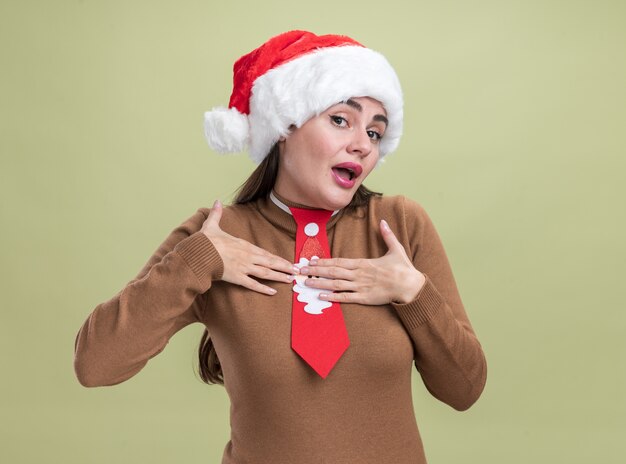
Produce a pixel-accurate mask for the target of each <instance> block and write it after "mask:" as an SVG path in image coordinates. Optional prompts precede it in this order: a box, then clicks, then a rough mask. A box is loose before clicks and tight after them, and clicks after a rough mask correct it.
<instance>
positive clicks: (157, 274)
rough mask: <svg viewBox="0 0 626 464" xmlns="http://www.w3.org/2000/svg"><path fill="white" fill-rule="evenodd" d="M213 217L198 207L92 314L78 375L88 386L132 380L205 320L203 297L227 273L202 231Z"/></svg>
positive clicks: (77, 354)
mask: <svg viewBox="0 0 626 464" xmlns="http://www.w3.org/2000/svg"><path fill="white" fill-rule="evenodd" d="M205 212H206V213H205ZM207 215H208V210H207V209H205V208H201V209H198V211H197V212H196V213H195V214H194V215H193V216H191V217H190V218H189V219H187V220H186V221H185V222H183V223H182V224H181V225H180V226H179V227H177V228H176V229H174V230H173V231H172V232H171V233H170V235H169V236H168V237H167V238H166V240H165V241H164V242H163V243H162V244H161V245H160V246H159V248H158V249H157V250H156V251H155V253H154V254H153V255H152V257H151V258H150V259H149V260H148V262H147V263H146V265H145V266H144V267H143V269H142V270H141V271H140V272H139V274H138V275H137V277H135V278H134V279H133V280H131V281H130V282H128V284H126V286H125V287H124V288H123V289H122V290H121V291H120V292H118V293H117V295H115V296H114V297H113V298H111V299H110V300H108V301H106V302H104V303H101V304H99V305H97V306H96V307H95V309H94V310H93V311H92V312H91V314H90V315H89V317H88V318H87V320H86V321H85V322H84V323H83V325H82V327H81V328H80V330H79V332H78V334H77V336H76V340H75V345H74V371H75V373H76V376H77V378H78V381H79V382H80V383H81V384H82V385H84V386H86V387H97V386H105V385H115V384H118V383H121V382H123V381H125V380H127V379H129V378H130V377H132V376H134V375H135V374H137V373H138V372H139V371H140V370H141V369H142V368H143V367H144V366H145V365H146V363H147V362H148V360H149V359H150V358H153V357H154V356H156V355H157V354H159V353H160V352H161V351H163V349H164V348H165V346H166V345H167V343H168V342H169V339H170V338H171V337H172V336H173V335H174V334H175V333H176V332H178V331H179V330H180V329H182V328H183V327H185V326H187V325H189V324H191V323H193V322H197V321H199V320H200V311H201V310H202V306H203V304H204V303H203V302H204V301H205V298H203V297H202V295H203V293H205V292H206V291H208V290H209V288H210V287H211V282H212V281H213V280H216V279H220V278H221V275H222V272H223V263H222V259H221V257H220V256H219V254H218V253H217V250H216V249H215V248H214V247H213V244H212V243H211V241H210V240H209V239H208V238H207V237H206V235H204V233H202V232H200V228H201V227H202V224H203V222H204V220H205V219H206V218H207Z"/></svg>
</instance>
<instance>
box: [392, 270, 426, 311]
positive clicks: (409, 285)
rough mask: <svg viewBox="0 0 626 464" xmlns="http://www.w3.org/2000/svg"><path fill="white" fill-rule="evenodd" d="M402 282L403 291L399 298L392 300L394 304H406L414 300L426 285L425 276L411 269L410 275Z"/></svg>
mask: <svg viewBox="0 0 626 464" xmlns="http://www.w3.org/2000/svg"><path fill="white" fill-rule="evenodd" d="M403 280H404V282H405V283H406V285H405V286H404V291H403V292H402V294H401V295H399V298H396V299H394V300H393V302H394V303H399V304H407V303H410V302H411V301H413V300H415V298H416V297H417V295H418V294H419V292H420V291H421V290H422V287H423V286H424V284H425V283H426V275H425V274H422V273H421V272H420V271H418V270H417V269H415V268H413V270H412V271H411V273H410V275H409V276H407V278H406V279H403Z"/></svg>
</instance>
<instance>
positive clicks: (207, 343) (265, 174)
mask: <svg viewBox="0 0 626 464" xmlns="http://www.w3.org/2000/svg"><path fill="white" fill-rule="evenodd" d="M278 160H279V149H278V143H277V144H275V145H274V147H273V148H272V149H271V150H270V153H269V154H268V155H267V156H266V157H265V159H263V161H262V162H261V164H259V165H258V166H257V168H256V169H255V170H254V172H253V173H252V174H251V175H250V177H248V179H247V180H246V181H245V182H244V183H243V184H242V185H241V186H240V187H239V189H237V192H236V196H235V201H234V203H235V204H237V205H242V204H244V203H250V202H252V201H256V200H258V199H261V198H266V197H268V196H269V194H270V192H271V191H272V188H274V184H275V183H276V177H277V176H278ZM374 195H377V196H382V193H379V192H374V191H372V190H370V189H368V188H367V187H365V186H364V185H363V184H361V185H360V186H359V188H358V189H357V191H356V192H355V193H354V196H353V197H352V201H351V202H350V204H349V205H348V206H347V207H346V209H347V210H353V209H355V208H356V207H358V206H364V205H366V204H367V203H368V202H369V199H370V197H371V196H374ZM198 368H199V373H200V378H201V379H202V380H203V381H204V382H205V383H207V384H209V385H211V384H222V385H223V384H224V373H223V372H222V366H221V364H220V360H219V358H218V357H217V352H216V351H215V347H214V346H213V340H211V336H210V335H209V331H208V329H205V330H204V333H203V334H202V339H201V340H200V345H199V346H198Z"/></svg>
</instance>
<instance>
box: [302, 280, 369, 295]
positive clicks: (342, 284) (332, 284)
mask: <svg viewBox="0 0 626 464" xmlns="http://www.w3.org/2000/svg"><path fill="white" fill-rule="evenodd" d="M304 285H306V286H307V287H311V288H319V289H323V290H332V291H335V292H341V291H351V292H352V291H355V290H357V285H356V284H355V283H354V282H350V281H348V280H340V279H315V278H313V279H306V280H305V281H304Z"/></svg>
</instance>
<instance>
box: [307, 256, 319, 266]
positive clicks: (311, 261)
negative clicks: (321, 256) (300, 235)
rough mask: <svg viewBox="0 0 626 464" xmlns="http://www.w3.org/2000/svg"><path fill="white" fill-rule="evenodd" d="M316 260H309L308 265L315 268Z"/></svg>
mask: <svg viewBox="0 0 626 464" xmlns="http://www.w3.org/2000/svg"><path fill="white" fill-rule="evenodd" d="M317 259H318V258H311V260H310V261H309V264H310V265H312V266H315V265H316V264H317Z"/></svg>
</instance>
